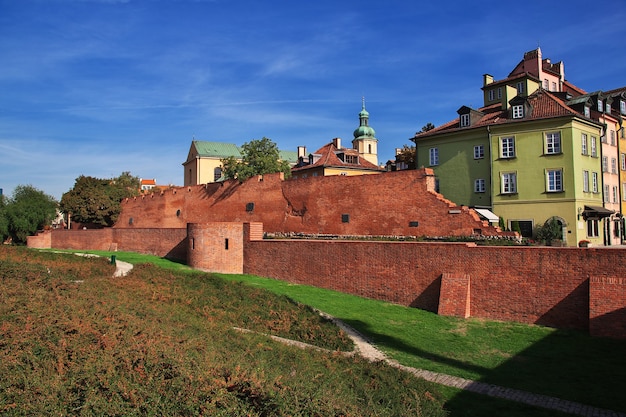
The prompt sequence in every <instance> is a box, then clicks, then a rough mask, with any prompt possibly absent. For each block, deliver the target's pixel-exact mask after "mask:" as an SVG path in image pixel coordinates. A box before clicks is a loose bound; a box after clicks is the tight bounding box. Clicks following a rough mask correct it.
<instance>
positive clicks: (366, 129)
mask: <svg viewBox="0 0 626 417" xmlns="http://www.w3.org/2000/svg"><path fill="white" fill-rule="evenodd" d="M369 118H370V114H369V113H368V111H367V110H365V98H363V107H362V108H361V111H360V112H359V127H357V128H356V129H355V130H354V132H353V133H352V134H353V135H354V138H355V139H359V138H375V137H376V131H375V130H374V129H373V128H371V127H370V126H369Z"/></svg>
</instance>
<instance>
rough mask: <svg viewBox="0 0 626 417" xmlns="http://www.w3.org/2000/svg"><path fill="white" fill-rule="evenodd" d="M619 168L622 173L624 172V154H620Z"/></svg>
mask: <svg viewBox="0 0 626 417" xmlns="http://www.w3.org/2000/svg"><path fill="white" fill-rule="evenodd" d="M619 161H620V168H621V169H622V171H626V153H621V154H620V155H619Z"/></svg>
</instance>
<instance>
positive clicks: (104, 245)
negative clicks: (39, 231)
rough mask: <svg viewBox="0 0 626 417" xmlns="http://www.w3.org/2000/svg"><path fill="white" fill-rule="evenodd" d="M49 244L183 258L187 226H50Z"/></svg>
mask: <svg viewBox="0 0 626 417" xmlns="http://www.w3.org/2000/svg"><path fill="white" fill-rule="evenodd" d="M49 247H52V248H56V249H85V250H86V249H92V250H119V251H128V252H139V253H147V254H151V255H157V256H161V257H165V258H168V259H175V260H183V261H184V260H186V259H187V229H111V228H106V229H86V230H53V231H52V233H51V242H50V246H49Z"/></svg>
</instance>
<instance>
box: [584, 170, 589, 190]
mask: <svg viewBox="0 0 626 417" xmlns="http://www.w3.org/2000/svg"><path fill="white" fill-rule="evenodd" d="M588 192H589V171H587V170H583V193H588Z"/></svg>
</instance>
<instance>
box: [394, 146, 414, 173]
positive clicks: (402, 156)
mask: <svg viewBox="0 0 626 417" xmlns="http://www.w3.org/2000/svg"><path fill="white" fill-rule="evenodd" d="M415 154H416V152H415V146H409V145H403V146H402V149H401V150H400V152H399V153H398V154H397V155H396V162H404V163H405V164H407V165H408V166H409V169H415V168H416V166H415Z"/></svg>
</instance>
